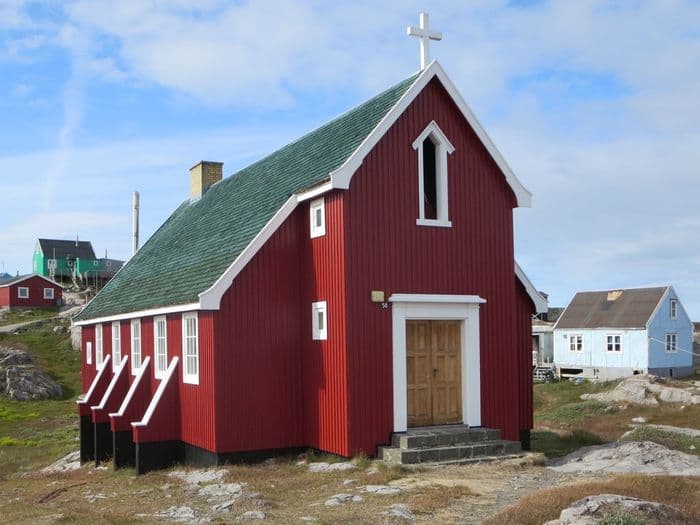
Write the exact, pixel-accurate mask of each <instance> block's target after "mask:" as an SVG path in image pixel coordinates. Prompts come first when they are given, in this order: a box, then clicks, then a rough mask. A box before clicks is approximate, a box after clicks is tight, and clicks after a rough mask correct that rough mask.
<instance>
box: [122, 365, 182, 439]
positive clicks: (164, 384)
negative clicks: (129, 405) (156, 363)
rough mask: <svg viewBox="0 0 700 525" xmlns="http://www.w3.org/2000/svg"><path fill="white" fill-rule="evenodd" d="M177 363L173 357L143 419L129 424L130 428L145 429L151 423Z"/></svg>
mask: <svg viewBox="0 0 700 525" xmlns="http://www.w3.org/2000/svg"><path fill="white" fill-rule="evenodd" d="M177 363H178V358H177V357H173V360H172V361H170V365H169V366H168V369H167V370H166V371H165V375H164V376H163V379H161V380H160V384H159V385H158V388H157V389H156V393H155V394H154V395H153V399H151V402H150V403H149V405H148V408H147V409H146V413H145V414H144V415H143V419H141V421H138V422H133V423H131V426H132V427H146V426H148V424H149V423H150V422H151V418H152V417H153V413H154V412H155V411H156V408H157V407H158V404H159V403H160V399H161V398H162V397H163V394H164V393H165V389H166V388H167V387H168V385H169V384H170V380H171V379H172V378H173V375H174V374H175V369H176V368H177ZM176 381H177V378H176Z"/></svg>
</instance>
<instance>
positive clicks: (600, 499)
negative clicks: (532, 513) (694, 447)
mask: <svg viewBox="0 0 700 525" xmlns="http://www.w3.org/2000/svg"><path fill="white" fill-rule="evenodd" d="M610 516H625V517H627V518H630V519H631V518H637V519H638V520H640V521H642V522H643V523H659V524H660V523H686V522H687V520H686V519H684V516H683V514H682V513H681V512H680V511H679V510H678V509H676V508H675V507H671V506H669V505H664V504H663V503H657V502H655V501H645V500H641V499H637V498H630V497H628V496H620V495H617V494H598V495H597V496H588V497H586V498H583V499H580V500H578V501H575V502H573V503H572V504H571V505H570V506H569V507H568V508H566V509H564V510H562V511H561V514H560V515H559V519H558V520H552V521H548V522H547V523H546V524H545V525H593V524H595V523H599V522H601V521H603V519H605V518H606V517H610Z"/></svg>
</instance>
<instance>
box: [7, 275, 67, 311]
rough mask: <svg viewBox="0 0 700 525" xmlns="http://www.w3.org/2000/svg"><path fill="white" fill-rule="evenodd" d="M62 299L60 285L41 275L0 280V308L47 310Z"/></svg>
mask: <svg viewBox="0 0 700 525" xmlns="http://www.w3.org/2000/svg"><path fill="white" fill-rule="evenodd" d="M62 299H63V288H62V287H61V285H60V284H58V283H56V282H54V281H52V280H51V279H47V278H46V277H42V276H41V275H32V274H29V275H18V276H17V277H6V278H4V279H0V308H22V307H26V308H40V307H41V308H49V307H52V306H57V305H59V304H61V301H62Z"/></svg>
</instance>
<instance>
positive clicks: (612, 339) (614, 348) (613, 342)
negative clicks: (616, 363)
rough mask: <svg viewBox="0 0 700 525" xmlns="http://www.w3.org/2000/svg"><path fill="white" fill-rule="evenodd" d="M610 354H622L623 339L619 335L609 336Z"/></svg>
mask: <svg viewBox="0 0 700 525" xmlns="http://www.w3.org/2000/svg"><path fill="white" fill-rule="evenodd" d="M607 340H608V344H607V346H608V352H620V351H621V350H622V338H621V336H619V335H608V336H607Z"/></svg>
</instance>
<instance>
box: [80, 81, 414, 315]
mask: <svg viewBox="0 0 700 525" xmlns="http://www.w3.org/2000/svg"><path fill="white" fill-rule="evenodd" d="M415 79H416V76H415V75H414V76H412V77H410V78H408V79H406V80H404V81H403V82H400V83H399V84H397V85H395V86H393V87H391V88H389V89H388V90H386V91H384V92H383V93H380V94H379V95H377V96H376V97H374V98H372V99H370V100H368V101H367V102H365V103H364V104H362V105H360V106H358V107H356V108H354V109H352V110H350V111H348V112H347V113H345V114H343V115H341V116H340V117H338V118H336V119H334V120H332V121H330V122H328V123H327V124H325V125H323V126H321V127H320V128H318V129H316V130H315V131H312V132H311V133H309V134H307V135H305V136H303V137H302V138H300V139H298V140H296V141H295V142H292V143H291V144H288V145H287V146H285V147H283V148H282V149H280V150H278V151H276V152H274V153H272V154H271V155H268V156H267V157H265V158H263V159H261V160H259V161H257V162H255V163H254V164H251V165H250V166H248V167H247V168H244V169H243V170H241V171H239V172H238V173H236V174H234V175H232V176H230V177H227V178H225V179H224V180H222V181H221V182H218V183H217V184H214V185H213V186H212V187H211V188H209V190H208V191H207V192H206V193H205V194H204V195H203V196H202V198H201V199H199V200H198V201H195V202H190V201H185V202H184V203H182V204H181V205H180V206H179V207H178V208H177V209H176V210H175V212H174V213H173V214H172V215H171V216H170V217H169V218H168V220H166V221H165V223H164V224H163V225H162V226H161V227H160V228H159V229H158V230H157V231H156V232H155V233H154V234H153V236H152V237H151V238H150V239H149V240H148V242H146V243H145V244H144V245H143V246H142V247H141V249H139V251H138V252H137V253H136V255H134V257H133V258H132V259H131V260H130V261H129V262H128V263H127V264H126V265H124V267H122V269H121V270H120V271H119V272H118V273H117V274H116V275H115V276H114V278H113V279H112V280H111V281H110V282H109V283H107V284H106V285H105V287H104V288H103V289H102V291H101V292H100V293H99V294H98V295H97V296H96V297H95V298H94V299H93V300H92V302H90V304H88V306H87V307H86V308H85V309H84V310H83V311H82V312H81V313H80V314H79V315H78V316H76V320H78V321H79V320H82V319H92V318H96V317H103V316H108V315H113V314H117V313H123V312H131V311H138V310H145V309H151V308H158V307H161V306H166V305H173V304H187V303H192V302H196V301H197V300H198V294H199V293H200V292H202V291H204V290H206V289H207V288H209V287H210V286H211V285H212V284H214V282H215V281H216V280H217V279H218V278H219V277H220V276H221V275H222V274H223V273H224V272H225V271H226V269H227V268H228V267H229V266H230V265H231V263H232V262H233V261H234V260H235V259H236V257H237V256H238V255H239V254H240V253H241V252H242V251H243V250H244V249H245V248H246V246H247V245H248V244H249V243H250V242H251V241H252V240H253V238H254V237H255V236H256V235H257V234H258V232H259V231H260V230H261V229H262V228H263V226H265V224H267V222H268V221H269V220H270V219H271V218H272V216H273V215H274V214H275V213H276V212H277V211H278V210H279V209H280V208H281V207H282V206H283V205H284V203H285V202H286V201H287V199H289V197H290V196H291V195H293V194H294V193H296V192H299V191H301V190H305V189H307V188H309V187H311V186H314V185H316V184H318V183H320V182H323V181H325V180H328V179H329V174H330V172H331V171H333V170H334V169H335V168H337V167H338V166H340V165H342V164H343V162H345V160H346V159H347V158H348V157H350V155H351V154H352V153H353V152H354V151H355V150H356V149H357V147H358V146H359V144H360V143H361V142H362V141H363V140H364V139H365V138H366V137H367V136H368V135H369V134H370V132H371V131H372V130H373V129H374V127H375V126H376V125H377V123H378V122H379V121H380V120H381V119H382V117H384V115H385V114H386V113H387V112H388V111H389V110H390V109H391V108H392V107H393V106H394V105H395V104H396V102H397V100H398V99H399V98H400V97H401V95H403V94H404V93H405V92H406V90H407V89H408V88H409V87H410V86H411V84H413V82H414V81H415Z"/></svg>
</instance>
